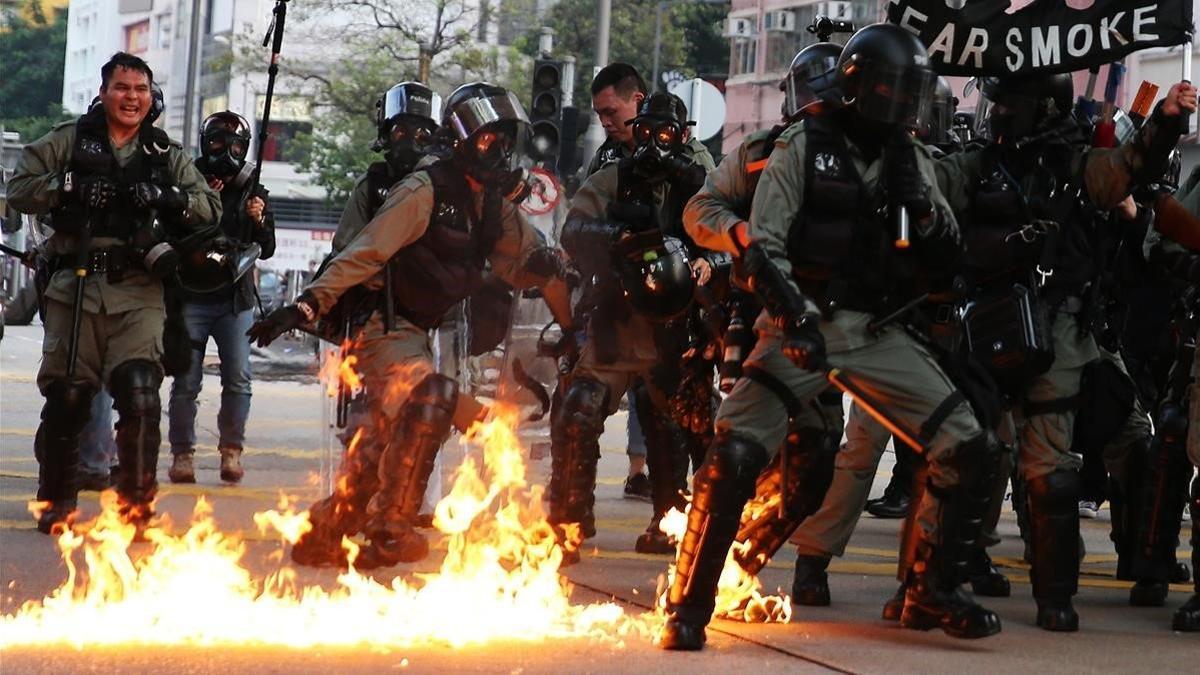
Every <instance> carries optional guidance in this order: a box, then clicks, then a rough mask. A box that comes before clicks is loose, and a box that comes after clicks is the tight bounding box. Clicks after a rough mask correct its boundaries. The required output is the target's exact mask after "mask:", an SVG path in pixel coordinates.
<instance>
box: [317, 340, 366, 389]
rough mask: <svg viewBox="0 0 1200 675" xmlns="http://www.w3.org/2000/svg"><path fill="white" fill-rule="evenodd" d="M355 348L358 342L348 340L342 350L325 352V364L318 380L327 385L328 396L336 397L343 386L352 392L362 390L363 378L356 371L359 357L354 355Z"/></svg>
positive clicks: (343, 343)
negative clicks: (339, 388)
mask: <svg viewBox="0 0 1200 675" xmlns="http://www.w3.org/2000/svg"><path fill="white" fill-rule="evenodd" d="M355 347H357V343H356V342H353V341H351V340H346V341H344V342H342V346H341V347H340V348H336V349H334V348H329V349H326V350H325V363H323V364H321V370H320V372H318V373H317V378H318V379H319V380H320V381H321V382H324V383H325V391H326V393H327V394H328V395H330V396H334V395H336V394H337V391H338V387H339V386H340V385H341V384H345V385H346V386H347V387H349V389H350V391H351V392H355V391H357V390H359V389H361V388H362V386H363V383H362V377H361V376H360V375H359V374H358V372H357V371H356V370H354V366H355V365H356V364H358V357H357V356H355V355H354V349H355Z"/></svg>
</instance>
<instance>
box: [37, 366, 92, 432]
mask: <svg viewBox="0 0 1200 675" xmlns="http://www.w3.org/2000/svg"><path fill="white" fill-rule="evenodd" d="M95 396H96V390H95V389H94V388H92V386H91V385H89V384H87V383H86V382H83V381H82V380H55V381H53V382H51V383H50V386H48V387H46V402H45V405H43V406H42V421H43V422H45V423H46V427H47V429H48V430H50V431H51V433H53V434H54V435H56V436H74V435H76V434H79V433H80V432H82V431H83V428H84V427H85V426H87V423H88V422H89V421H90V420H91V417H92V399H93V398H94V397H95Z"/></svg>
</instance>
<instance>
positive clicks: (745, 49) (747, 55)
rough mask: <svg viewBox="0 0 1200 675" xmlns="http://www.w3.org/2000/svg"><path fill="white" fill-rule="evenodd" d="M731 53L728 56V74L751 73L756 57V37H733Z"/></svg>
mask: <svg viewBox="0 0 1200 675" xmlns="http://www.w3.org/2000/svg"><path fill="white" fill-rule="evenodd" d="M732 49H733V53H732V55H731V56H730V58H729V75H730V76H731V77H732V76H734V75H746V74H750V73H753V72H754V70H755V65H756V61H757V59H758V41H757V40H756V39H753V38H751V39H745V38H734V40H733V46H732Z"/></svg>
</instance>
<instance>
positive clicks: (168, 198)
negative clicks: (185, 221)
mask: <svg viewBox="0 0 1200 675" xmlns="http://www.w3.org/2000/svg"><path fill="white" fill-rule="evenodd" d="M130 191H131V192H132V193H133V201H134V202H135V203H136V204H137V205H138V206H140V207H142V208H144V209H158V210H159V211H163V212H166V213H180V212H182V211H183V210H184V209H186V208H187V205H188V198H187V195H186V194H184V192H183V191H182V190H180V189H179V188H177V187H175V186H174V185H168V186H166V187H162V186H160V185H156V184H154V183H135V184H134V185H133V187H132V188H130Z"/></svg>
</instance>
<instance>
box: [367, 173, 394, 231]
mask: <svg viewBox="0 0 1200 675" xmlns="http://www.w3.org/2000/svg"><path fill="white" fill-rule="evenodd" d="M399 182H400V178H398V177H396V176H395V175H394V174H393V173H392V170H391V168H390V167H389V166H388V163H387V162H373V163H372V164H371V166H369V167H367V213H368V214H369V215H368V219H370V218H374V217H375V214H376V213H377V212H378V211H379V207H381V206H383V202H384V201H385V200H386V199H387V196H388V192H391V190H392V186H394V185H395V184H396V183H399Z"/></svg>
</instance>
